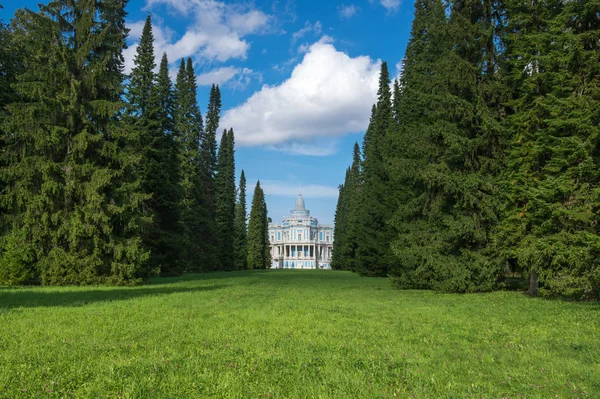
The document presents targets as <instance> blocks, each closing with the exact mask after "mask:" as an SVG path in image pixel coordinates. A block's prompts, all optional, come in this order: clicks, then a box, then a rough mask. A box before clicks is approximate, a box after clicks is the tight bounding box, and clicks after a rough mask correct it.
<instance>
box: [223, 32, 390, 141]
mask: <svg viewBox="0 0 600 399" xmlns="http://www.w3.org/2000/svg"><path fill="white" fill-rule="evenodd" d="M379 67H380V62H379V61H374V60H372V59H371V58H370V57H368V56H360V57H355V58H351V57H349V56H348V55H347V54H345V53H343V52H340V51H338V50H336V48H335V47H334V46H333V45H332V44H330V43H322V42H317V43H315V44H313V45H312V46H311V47H310V49H309V50H308V52H307V53H306V54H305V55H304V59H303V60H302V62H301V63H300V64H298V65H296V66H295V67H294V70H293V71H292V75H291V76H290V78H288V79H287V80H286V81H284V82H283V83H281V84H280V85H278V86H268V85H264V86H263V87H262V89H261V90H260V91H258V92H256V93H254V94H253V95H252V96H251V97H250V98H248V99H247V100H246V102H245V103H243V104H242V105H240V106H238V107H235V108H233V109H230V110H227V111H226V112H225V113H224V114H223V117H222V118H221V126H222V127H227V128H228V127H230V126H232V127H233V128H234V129H235V131H236V143H238V144H240V145H246V146H249V145H277V144H282V143H290V142H307V141H310V140H314V139H316V138H323V137H335V136H342V135H344V134H348V133H357V132H362V131H364V130H365V129H366V128H367V125H368V123H369V116H370V113H371V105H372V104H373V103H374V102H375V101H376V100H377V98H376V97H377V85H378V78H379Z"/></svg>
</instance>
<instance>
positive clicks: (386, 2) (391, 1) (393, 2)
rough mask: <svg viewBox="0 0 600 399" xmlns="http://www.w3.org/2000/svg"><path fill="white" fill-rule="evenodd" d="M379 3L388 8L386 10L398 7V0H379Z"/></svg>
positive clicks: (389, 10) (394, 9) (393, 9)
mask: <svg viewBox="0 0 600 399" xmlns="http://www.w3.org/2000/svg"><path fill="white" fill-rule="evenodd" d="M381 5H382V6H384V7H385V8H386V10H388V12H392V11H396V10H397V9H398V7H400V0H381Z"/></svg>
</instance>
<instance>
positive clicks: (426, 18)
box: [390, 1, 502, 292]
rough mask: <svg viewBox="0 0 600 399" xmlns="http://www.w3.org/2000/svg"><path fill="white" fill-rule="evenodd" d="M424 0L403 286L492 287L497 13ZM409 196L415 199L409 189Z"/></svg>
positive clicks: (418, 21)
mask: <svg viewBox="0 0 600 399" xmlns="http://www.w3.org/2000/svg"><path fill="white" fill-rule="evenodd" d="M450 11H451V12H450V18H449V20H446V15H445V10H444V7H443V6H442V4H441V3H440V2H437V1H436V2H434V3H433V4H431V2H429V1H424V2H423V1H422V2H417V11H416V15H415V20H414V22H413V31H412V37H411V40H410V42H409V47H408V49H407V55H406V58H405V60H404V75H403V77H402V79H403V84H402V91H401V93H400V96H399V100H400V102H399V104H398V113H399V116H400V118H399V120H400V122H401V124H400V126H399V133H398V135H396V143H395V144H396V145H395V146H390V148H394V150H396V149H400V150H399V151H394V152H393V153H394V154H396V160H395V161H396V165H395V166H396V167H397V169H396V176H397V177H399V179H398V180H397V184H396V185H395V186H397V187H407V186H408V187H409V188H410V190H406V189H402V190H401V193H400V195H398V196H397V198H399V199H401V205H400V209H399V211H398V213H397V214H396V219H395V220H396V223H397V224H396V227H397V229H398V230H399V232H400V236H399V239H398V240H397V241H396V251H397V254H398V255H399V256H402V265H401V266H402V267H401V268H399V269H397V270H396V272H397V273H396V274H397V275H398V279H397V280H396V282H397V283H398V284H399V285H400V286H414V287H430V288H434V289H439V290H444V291H453V292H470V291H480V290H490V289H493V288H494V287H495V286H496V282H497V279H498V277H499V275H500V274H501V273H502V268H501V266H500V264H499V263H498V262H496V261H495V260H494V259H492V257H491V254H492V252H491V233H492V229H493V228H494V226H495V223H496V221H497V212H498V202H497V198H498V196H497V194H496V192H495V184H494V182H495V181H496V179H497V176H498V174H499V172H500V170H501V148H500V145H499V142H500V136H501V134H500V133H501V130H500V127H499V121H498V119H499V118H498V114H497V111H496V110H495V109H493V107H491V105H492V104H491V102H490V96H489V92H490V89H489V87H490V86H491V85H493V84H494V79H495V76H494V70H495V68H496V65H495V64H494V63H495V55H494V51H495V50H494V46H493V40H494V39H493V37H492V36H491V33H490V32H493V27H492V22H491V21H490V20H489V19H488V18H489V15H491V12H490V11H491V10H486V9H485V6H484V5H483V4H482V3H481V2H479V1H456V2H454V1H452V2H450ZM407 194H408V195H409V196H407Z"/></svg>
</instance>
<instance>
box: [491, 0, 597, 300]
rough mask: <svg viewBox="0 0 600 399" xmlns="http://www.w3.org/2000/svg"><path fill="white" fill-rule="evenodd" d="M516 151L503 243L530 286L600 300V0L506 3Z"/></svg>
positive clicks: (508, 179)
mask: <svg viewBox="0 0 600 399" xmlns="http://www.w3.org/2000/svg"><path fill="white" fill-rule="evenodd" d="M504 6H505V12H506V13H507V15H510V16H511V18H510V20H509V23H508V25H507V27H506V29H505V31H504V33H505V34H504V35H503V44H504V45H505V47H506V51H505V58H506V63H505V65H504V69H503V78H504V80H505V81H506V82H507V84H508V86H509V87H510V88H511V90H512V99H511V100H510V101H509V102H508V103H507V109H508V114H509V115H508V117H507V118H506V122H507V123H506V125H507V127H508V131H509V136H508V137H509V140H510V141H509V142H510V151H509V154H508V160H507V166H508V167H507V170H506V173H505V175H504V179H503V185H502V190H503V192H504V193H505V194H506V203H505V207H504V209H503V222H502V223H501V226H500V228H499V230H498V235H497V242H498V245H499V246H500V247H501V250H502V252H501V253H502V255H503V257H504V258H505V259H506V260H507V261H508V264H509V265H511V267H512V268H513V270H516V271H520V272H522V273H525V274H526V275H527V274H529V275H530V289H529V292H530V293H532V294H535V293H536V292H537V286H538V279H539V284H540V288H541V289H543V292H544V293H547V294H550V295H564V296H570V297H574V298H596V299H597V298H598V297H599V296H600V292H599V290H600V278H599V277H598V276H600V268H599V267H598V264H597V259H598V257H599V248H600V245H599V244H600V239H599V235H598V233H599V230H598V229H599V228H598V214H597V207H598V206H597V204H598V201H599V197H598V185H599V183H600V174H599V172H598V171H599V170H600V168H599V165H598V160H599V159H600V157H599V155H600V154H599V152H598V151H599V150H598V145H597V137H598V134H599V133H600V130H599V129H600V128H599V126H600V107H598V104H599V103H600V102H599V100H600V89H599V88H600V58H599V57H600V55H599V54H600V45H599V43H600V42H599V38H600V36H599V32H600V21H599V20H598V2H597V1H590V2H582V1H574V2H563V1H558V0H556V1H547V2H532V3H527V4H521V3H519V2H517V1H506V2H505V3H504Z"/></svg>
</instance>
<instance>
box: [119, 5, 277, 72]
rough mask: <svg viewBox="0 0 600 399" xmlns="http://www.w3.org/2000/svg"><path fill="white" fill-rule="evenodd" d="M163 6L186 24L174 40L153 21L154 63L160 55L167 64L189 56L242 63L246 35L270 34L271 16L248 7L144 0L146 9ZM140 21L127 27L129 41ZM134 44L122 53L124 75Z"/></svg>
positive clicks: (135, 35)
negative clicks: (239, 61)
mask: <svg viewBox="0 0 600 399" xmlns="http://www.w3.org/2000/svg"><path fill="white" fill-rule="evenodd" d="M158 6H165V7H166V8H167V9H168V10H169V11H171V12H173V13H175V14H176V16H177V18H179V20H180V21H181V23H184V24H186V25H187V26H186V28H185V33H184V34H183V35H182V36H181V37H179V38H176V35H175V33H174V32H173V31H172V30H171V29H169V28H167V27H163V26H161V24H160V23H157V21H158V19H157V18H154V19H153V33H154V40H155V41H154V47H155V54H156V57H157V63H158V61H159V60H160V57H161V56H162V53H163V52H166V53H167V55H168V57H169V61H171V62H173V63H174V62H177V61H178V60H179V59H181V58H187V57H192V58H193V59H194V61H195V62H196V63H199V62H200V61H202V62H209V63H210V62H213V61H219V62H225V61H228V60H230V59H241V60H244V59H246V57H247V54H248V50H249V48H250V43H249V42H248V41H247V40H246V39H245V36H246V35H251V34H263V33H269V32H271V31H272V29H273V27H272V23H271V20H272V17H271V16H270V15H268V14H265V13H263V12H262V11H260V10H257V9H255V8H253V7H252V6H248V5H242V4H233V3H225V2H220V1H216V0H147V2H146V7H145V8H144V9H146V10H155V9H156V8H157V7H158ZM143 25H144V21H134V22H131V23H128V24H127V27H128V28H129V29H131V31H130V39H134V40H136V39H138V38H139V36H140V34H141V32H142V27H143ZM136 47H137V43H134V44H132V45H131V46H130V48H129V49H127V51H126V52H125V59H126V62H125V63H126V72H129V71H130V70H131V67H132V65H133V57H134V55H135V49H136Z"/></svg>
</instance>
